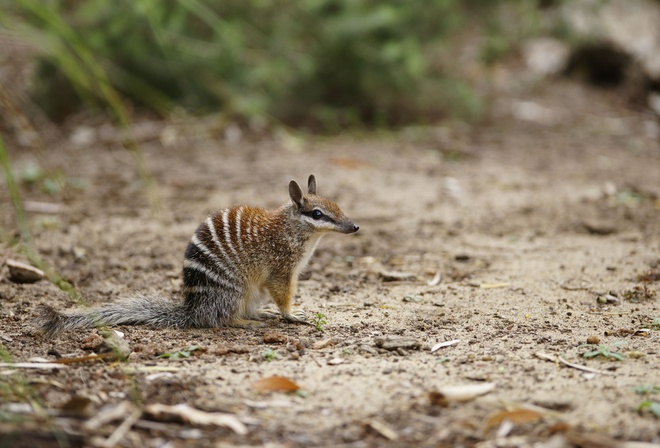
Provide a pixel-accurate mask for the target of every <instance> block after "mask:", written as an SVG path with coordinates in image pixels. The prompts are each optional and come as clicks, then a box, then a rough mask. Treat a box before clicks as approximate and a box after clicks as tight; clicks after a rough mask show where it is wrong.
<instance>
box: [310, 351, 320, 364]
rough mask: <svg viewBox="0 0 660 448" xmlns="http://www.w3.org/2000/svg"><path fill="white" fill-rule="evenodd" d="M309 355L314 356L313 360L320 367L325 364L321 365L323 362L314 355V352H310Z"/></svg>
mask: <svg viewBox="0 0 660 448" xmlns="http://www.w3.org/2000/svg"><path fill="white" fill-rule="evenodd" d="M309 356H310V357H311V358H312V361H314V362H315V363H316V365H317V366H319V367H323V366H322V365H321V363H320V362H319V361H318V359H316V357H315V356H314V355H312V354H311V353H310V354H309Z"/></svg>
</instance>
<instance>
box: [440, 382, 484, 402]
mask: <svg viewBox="0 0 660 448" xmlns="http://www.w3.org/2000/svg"><path fill="white" fill-rule="evenodd" d="M493 389H495V384H493V383H482V384H461V385H456V386H443V387H440V388H438V390H437V391H433V392H431V393H430V394H429V399H430V400H431V404H436V405H440V406H448V405H449V403H451V402H456V401H470V400H473V399H475V398H477V397H478V396H480V395H484V394H487V393H488V392H490V391H492V390H493Z"/></svg>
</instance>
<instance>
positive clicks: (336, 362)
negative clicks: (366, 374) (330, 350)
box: [328, 358, 344, 366]
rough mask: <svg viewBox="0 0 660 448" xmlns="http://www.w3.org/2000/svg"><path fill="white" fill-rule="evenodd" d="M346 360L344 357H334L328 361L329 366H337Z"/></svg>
mask: <svg viewBox="0 0 660 448" xmlns="http://www.w3.org/2000/svg"><path fill="white" fill-rule="evenodd" d="M343 363H344V360H343V359H342V358H332V359H331V360H329V361H328V365H329V366H337V365H339V364H343Z"/></svg>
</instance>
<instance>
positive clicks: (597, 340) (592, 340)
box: [587, 335, 600, 345]
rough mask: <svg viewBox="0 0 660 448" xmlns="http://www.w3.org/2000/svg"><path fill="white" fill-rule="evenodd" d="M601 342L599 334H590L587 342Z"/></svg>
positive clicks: (594, 343) (595, 343)
mask: <svg viewBox="0 0 660 448" xmlns="http://www.w3.org/2000/svg"><path fill="white" fill-rule="evenodd" d="M599 343H600V338H599V337H598V336H593V335H592V336H589V337H588V338H587V344H593V345H597V344H599Z"/></svg>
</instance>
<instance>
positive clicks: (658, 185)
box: [0, 83, 660, 447]
mask: <svg viewBox="0 0 660 448" xmlns="http://www.w3.org/2000/svg"><path fill="white" fill-rule="evenodd" d="M521 101H534V104H536V105H537V106H541V107H542V110H543V111H545V113H546V114H549V116H550V117H551V118H552V120H550V121H548V120H545V121H544V120H541V121H542V122H543V123H545V124H542V123H538V122H533V121H525V120H520V119H515V118H513V117H512V116H511V114H510V113H509V112H508V111H509V110H511V108H512V107H513V109H516V108H518V109H520V107H519V106H520V105H521V104H523V105H524V104H525V103H520V102H521ZM498 104H499V105H498V107H497V109H496V110H497V111H498V112H496V113H495V114H494V116H493V117H492V118H491V119H490V120H489V124H485V125H483V126H480V127H478V128H465V127H462V126H458V125H455V126H453V125H450V126H447V127H440V128H432V129H429V128H420V129H408V130H406V131H402V132H400V133H398V134H396V135H390V136H387V137H381V138H373V137H369V138H358V137H350V138H349V137H346V138H334V139H329V140H326V139H311V140H309V141H298V140H295V139H291V138H287V139H280V140H278V141H261V142H258V143H250V142H246V141H244V140H242V141H240V142H238V143H234V144H229V143H227V142H222V141H219V139H218V138H211V139H208V138H202V137H199V138H190V139H189V140H182V141H180V142H179V143H177V144H176V145H170V146H165V147H164V146H163V145H161V144H160V143H159V142H157V141H153V142H147V143H146V144H145V145H144V150H145V155H146V157H147V160H148V163H149V165H150V166H151V167H152V168H153V170H154V173H155V176H156V178H157V180H158V182H159V185H160V186H161V188H160V192H161V194H162V197H163V201H164V204H165V205H166V213H165V224H161V223H159V222H158V221H157V220H154V219H153V218H151V213H150V211H149V209H148V207H147V206H146V204H147V203H146V200H145V195H144V194H143V191H142V190H141V187H140V183H139V179H138V178H137V176H136V174H135V171H134V169H133V167H132V160H131V158H130V157H129V156H128V155H127V154H126V153H125V152H123V151H122V150H121V149H119V148H118V147H116V146H113V145H106V147H98V146H102V145H99V144H98V143H96V144H94V145H88V146H82V147H81V146H76V145H73V144H67V145H66V148H65V149H63V150H61V151H60V152H54V151H51V152H46V153H44V154H42V155H40V156H39V155H37V154H33V153H31V152H28V151H24V152H15V153H14V154H13V160H14V163H15V165H16V166H22V165H23V164H25V163H26V162H27V161H29V160H38V161H39V163H40V164H41V165H42V168H44V169H49V168H50V169H52V168H54V167H59V168H61V169H62V173H63V175H64V178H66V179H69V180H72V181H74V180H75V179H82V180H84V184H83V185H84V187H83V188H79V189H73V190H72V191H71V192H69V193H68V194H67V197H66V198H63V199H62V198H60V197H58V196H56V197H55V198H53V197H52V196H47V195H45V194H44V193H41V192H40V191H39V189H38V188H37V187H36V186H35V187H32V188H27V189H25V190H24V191H25V194H24V199H26V200H45V201H64V203H65V204H66V210H65V211H63V212H61V213H58V214H56V215H42V214H36V213H32V214H30V220H31V222H32V224H33V228H34V233H35V235H34V237H35V241H36V244H37V246H38V248H39V249H40V250H41V252H42V253H43V254H44V257H45V258H46V259H47V260H48V261H49V262H50V263H52V264H53V265H54V266H56V267H57V269H58V270H59V271H60V273H61V274H62V275H63V276H64V277H65V278H67V279H69V280H71V281H72V282H73V283H74V284H75V285H76V286H77V287H78V288H79V289H80V291H81V292H82V293H83V294H84V296H85V297H86V299H87V300H88V301H89V302H90V303H92V304H100V303H105V302H108V301H114V300H117V299H118V298H120V297H122V296H125V295H128V294H130V293H131V292H133V291H143V292H149V293H156V294H162V295H165V296H172V297H178V292H179V289H180V279H179V271H180V268H181V259H182V253H183V250H184V248H185V245H186V244H187V241H188V239H189V238H190V236H191V234H192V232H193V231H194V229H195V228H196V225H197V224H198V223H199V222H200V221H201V220H202V219H203V218H204V217H205V216H206V214H207V213H208V212H209V211H211V210H212V209H214V208H221V207H224V206H227V205H231V204H237V203H249V204H252V205H259V206H266V207H274V206H277V205H279V204H280V203H281V202H283V201H284V200H286V199H287V193H286V191H287V190H286V185H287V182H288V180H289V179H291V178H297V179H298V180H304V179H305V178H306V176H307V175H308V174H309V173H310V172H313V173H315V174H316V175H317V178H318V182H319V191H320V192H321V193H322V194H323V195H326V196H328V197H330V198H333V199H335V200H336V201H337V202H338V203H339V204H340V205H341V206H342V208H343V209H344V211H345V212H346V213H347V215H348V216H349V217H351V218H352V219H354V220H355V221H356V222H357V223H359V224H360V227H361V229H360V232H359V233H358V234H356V235H353V236H344V235H338V236H335V235H332V236H328V237H326V238H325V239H324V240H323V241H322V242H321V244H320V246H319V249H318V251H317V253H316V255H315V256H314V258H313V259H312V262H311V264H310V269H311V278H310V279H309V280H307V281H303V282H301V284H300V288H299V298H298V300H297V304H298V305H299V306H301V307H302V308H304V309H305V310H306V312H307V314H308V316H310V317H314V316H316V315H317V313H322V314H323V315H325V316H326V319H327V325H325V326H324V331H319V330H317V329H316V328H314V327H312V326H298V325H290V324H286V323H283V322H278V321H275V322H270V323H269V324H268V326H267V327H266V329H264V330H258V331H247V330H238V329H213V330H187V331H174V330H163V329H153V328H144V327H120V328H118V329H119V330H121V331H122V332H123V333H124V335H125V339H126V341H127V342H128V344H129V345H130V347H131V349H132V351H133V353H132V354H131V355H130V358H129V362H128V364H127V365H125V366H124V365H117V364H113V363H103V362H84V363H78V364H71V365H68V367H67V368H65V369H61V370H57V371H52V372H46V371H33V370H24V371H21V372H19V373H14V374H5V372H4V371H3V372H2V379H1V380H0V386H2V389H0V394H2V395H1V396H2V402H3V403H5V405H6V404H7V403H14V402H25V400H26V398H25V395H24V394H25V391H26V390H32V391H34V392H35V393H36V396H37V397H38V399H39V400H40V401H41V402H42V403H43V405H44V406H45V407H46V408H48V409H50V408H60V407H62V406H63V405H64V404H65V403H67V402H68V401H69V400H70V399H71V398H72V397H74V396H78V397H84V398H85V399H87V400H88V402H89V404H88V405H87V408H86V409H85V410H84V411H83V417H79V416H76V415H74V416H73V417H69V416H67V415H68V414H66V413H64V416H59V417H55V418H54V419H50V420H49V421H52V422H53V423H54V426H55V427H61V428H64V429H65V431H66V432H68V433H71V434H74V433H78V432H79V431H80V433H81V434H82V439H80V438H76V437H74V436H72V439H71V440H73V442H74V445H75V444H76V443H78V442H79V441H80V440H85V441H86V442H85V443H86V444H87V445H89V444H91V443H98V441H99V440H100V439H98V438H99V437H108V436H109V435H110V434H111V432H112V431H114V430H115V429H116V428H117V427H118V425H119V424H120V423H121V421H122V420H123V419H124V418H126V416H127V415H123V416H122V417H121V418H119V419H117V420H115V421H112V422H110V423H107V424H105V425H102V426H101V428H100V429H90V428H87V429H85V428H84V427H81V422H83V421H85V420H86V419H87V418H88V416H89V415H95V414H97V413H98V412H99V411H100V410H101V409H104V408H106V407H108V406H112V405H117V404H119V403H122V402H124V401H127V400H131V398H132V397H135V396H137V397H139V400H138V401H139V402H140V403H143V404H146V405H148V404H154V403H163V404H172V405H173V404H179V403H187V404H189V405H191V406H193V407H195V408H198V409H201V410H205V411H223V412H229V413H232V414H235V415H237V416H238V417H239V418H240V419H242V421H243V422H244V423H245V424H246V427H247V430H248V433H247V434H246V435H238V434H236V433H235V432H233V431H231V430H229V429H227V428H224V427H213V426H203V425H186V424H179V423H163V422H162V421H161V422H153V421H151V420H147V419H146V418H145V416H143V417H142V418H141V419H139V420H137V423H135V425H134V426H133V427H132V429H130V430H129V431H128V432H127V433H126V435H125V437H124V438H123V441H122V442H121V446H154V447H155V446H183V445H184V444H185V445H186V446H212V445H213V443H220V442H223V441H224V442H227V443H229V444H231V445H234V444H236V445H257V444H272V445H271V446H279V445H286V446H319V445H341V444H350V445H351V446H376V445H378V446H412V445H422V446H438V445H440V446H475V445H477V444H478V446H484V447H486V446H529V445H530V444H532V443H534V442H543V443H556V445H552V446H571V445H570V444H569V442H568V441H571V442H572V443H574V444H575V445H578V446H599V444H602V443H605V441H606V440H605V439H604V438H607V437H611V438H614V439H618V440H639V441H647V442H651V441H655V442H656V443H658V442H660V430H659V429H658V428H659V427H660V426H659V425H658V418H657V417H654V416H653V415H652V414H651V413H650V412H649V411H645V412H642V413H640V412H638V408H639V406H640V403H642V402H643V401H644V400H647V399H650V400H653V399H655V401H656V402H658V401H660V394H658V393H657V392H656V394H655V395H640V394H638V393H636V392H635V389H636V388H639V387H641V386H645V385H646V386H648V385H654V386H656V387H658V386H660V350H659V344H658V342H659V340H660V339H659V338H660V328H659V327H660V322H659V319H660V307H659V302H658V299H657V298H652V297H651V296H652V295H653V292H654V291H656V290H657V289H658V283H657V276H658V271H659V269H660V202H659V201H660V200H659V199H658V197H659V195H660V147H659V145H658V140H657V137H654V136H653V132H657V126H658V125H657V121H654V120H655V119H654V118H653V117H652V116H647V115H645V114H644V113H642V112H636V111H630V110H627V109H626V108H624V107H623V106H622V105H621V104H619V103H618V102H617V100H616V98H615V97H610V96H609V95H607V94H605V93H603V92H597V91H591V90H588V89H586V88H583V87H579V86H576V85H573V84H569V83H557V84H550V85H548V86H546V87H543V88H542V89H539V90H538V91H536V92H534V94H533V95H531V96H530V97H529V98H515V99H514V98H502V99H501V100H500V102H499V103H498ZM531 118H533V117H531ZM654 130H655V131H654ZM193 134H194V132H193V131H189V133H188V134H186V135H188V136H189V137H193V136H194V135H193ZM74 183H75V182H74ZM2 200H3V202H2V205H1V206H2V215H3V217H2V225H3V226H4V228H6V229H9V228H11V226H13V224H12V221H11V213H10V208H9V202H8V200H7V197H6V192H4V191H3V192H2ZM8 257H12V258H19V259H20V258H21V255H20V254H17V253H16V252H15V249H13V248H11V247H9V246H8V245H7V244H6V243H3V246H2V258H3V259H5V258H8ZM3 269H4V270H3V271H2V273H3V274H6V268H3ZM391 271H396V272H399V273H408V274H411V276H408V277H407V278H405V279H403V280H401V279H399V280H397V281H387V280H388V279H389V278H388V277H387V274H383V273H387V272H391ZM437 272H439V273H440V276H441V278H440V282H439V284H437V285H434V286H430V285H429V284H428V282H429V281H430V280H432V278H433V277H434V275H435V274H436V273H437ZM645 273H646V274H649V273H650V274H651V276H653V274H654V275H655V277H654V278H655V281H651V282H648V283H644V282H642V281H641V280H642V279H643V278H641V277H640V275H641V274H645ZM647 276H648V275H647ZM2 277H3V279H2V280H1V281H0V303H1V304H2V308H1V309H2V313H1V314H0V337H1V338H2V344H3V345H4V347H5V348H6V349H7V350H8V351H9V353H10V354H11V355H12V356H13V358H14V360H16V361H26V360H29V359H30V358H32V357H40V358H46V359H49V360H54V359H56V358H58V357H60V356H63V357H79V356H84V355H88V354H90V352H91V351H90V347H91V348H92V349H93V348H94V347H95V346H96V344H97V342H96V340H97V339H98V338H96V339H95V338H94V337H93V335H95V334H97V333H98V332H97V331H96V330H94V331H81V332H77V333H69V334H64V335H62V336H59V337H57V338H55V339H53V340H45V339H44V338H42V337H40V336H38V335H36V334H35V331H34V326H33V325H32V320H33V319H34V317H35V316H36V312H37V306H38V305H39V304H41V303H47V304H49V305H52V306H54V307H56V308H58V309H65V308H68V307H70V306H72V304H71V303H70V301H69V299H68V298H67V297H66V295H65V294H64V293H62V292H61V291H59V290H58V289H57V288H56V287H55V286H53V285H51V284H48V283H47V282H44V281H42V282H39V283H36V284H33V285H17V284H13V283H11V282H10V281H9V280H7V279H6V275H3V276H2ZM643 288H647V289H646V290H645V289H643ZM608 294H609V295H610V296H616V297H609V298H608V297H607V296H608ZM599 297H600V298H601V300H602V301H607V300H608V299H609V300H614V301H615V302H616V303H605V304H601V303H599V301H598V299H599ZM654 322H655V323H654ZM590 336H591V337H597V338H598V340H599V344H601V345H602V346H603V348H605V347H609V349H610V350H611V351H614V352H617V353H622V354H623V355H624V356H625V358H624V359H623V360H615V359H611V358H610V359H603V358H597V357H594V358H586V357H584V356H583V355H584V354H585V353H587V352H588V351H590V350H593V349H595V348H596V347H591V348H590V347H584V344H586V343H587V339H588V338H589V337H590ZM379 340H380V341H381V343H382V341H383V340H385V342H386V344H387V342H388V341H390V342H392V343H394V345H397V344H399V345H401V347H400V348H398V349H397V348H394V349H393V350H388V349H385V348H382V347H379V346H378V345H379V343H378V341H379ZM449 340H459V341H460V342H458V343H457V344H455V345H452V346H449V347H445V348H441V349H439V350H438V351H436V352H435V353H431V351H430V348H431V347H432V346H433V345H435V344H436V343H438V342H441V341H449ZM416 344H419V345H418V346H416ZM190 346H199V347H201V350H198V351H195V352H193V353H192V355H191V357H190V358H188V359H184V360H178V361H177V360H171V359H158V358H156V355H158V354H162V353H169V352H174V351H177V350H181V349H185V348H187V347H190ZM539 353H542V354H545V355H548V356H549V357H550V358H551V359H554V360H555V361H556V359H557V357H558V356H562V357H563V358H565V359H566V360H567V361H569V362H571V363H576V364H580V365H584V366H588V367H589V368H591V369H596V370H598V371H599V372H601V373H596V374H593V373H587V372H583V371H580V370H577V369H573V368H569V367H566V366H564V365H561V364H560V363H558V362H554V361H548V360H545V359H542V358H540V357H539V356H538V354H539ZM142 367H144V368H145V369H146V371H142V372H139V373H137V374H133V373H130V372H127V371H126V370H124V369H125V368H130V369H133V368H142ZM161 367H162V368H174V371H172V372H167V371H165V372H160V371H157V369H156V368H161ZM271 375H281V376H285V377H288V378H290V379H292V380H293V381H295V382H296V383H297V384H299V385H300V386H301V387H302V389H303V390H304V393H302V394H298V395H296V394H293V395H291V394H283V393H274V394H263V395H262V394H257V393H256V392H255V391H254V390H253V388H252V384H253V382H254V381H255V380H258V379H260V378H264V377H268V376H271ZM21 379H23V380H25V381H26V382H27V384H28V385H29V389H25V387H23V385H24V383H23V382H22V380H21ZM489 383H492V384H493V385H494V388H493V390H492V391H491V392H490V393H488V394H486V395H484V396H482V397H480V398H477V399H475V400H472V401H470V402H467V403H455V402H451V403H449V404H448V405H447V406H442V405H441V404H440V403H439V400H438V397H437V394H433V392H434V391H437V390H439V389H441V388H443V387H446V386H448V385H461V384H477V385H484V384H489ZM7 385H9V386H11V387H9V388H7V387H5V386H7ZM530 407H535V408H534V409H535V410H534V411H526V412H519V413H517V414H516V413H514V414H506V415H505V414H498V413H500V412H502V411H504V410H512V409H521V408H527V409H529V408H530ZM0 409H4V410H2V411H0V415H7V413H6V409H7V408H0ZM74 414H75V412H74ZM504 416H508V417H509V418H510V419H514V420H515V421H516V423H515V424H514V425H513V427H512V428H508V430H507V427H506V425H507V424H506V423H504V424H502V423H501V422H500V420H501V419H502V418H503V417H504ZM517 419H520V420H521V421H518V420H517ZM525 420H528V421H525ZM40 421H42V420H41V417H36V416H35V414H33V413H27V414H22V417H21V419H20V420H18V421H14V422H13V423H0V434H5V435H4V436H2V437H7V436H6V434H7V433H8V431H10V430H11V429H12V428H13V429H17V428H23V429H26V428H27V429H29V430H28V431H25V432H22V433H20V438H21V440H23V441H26V442H27V441H29V442H31V443H32V442H34V441H35V440H36V439H35V438H39V439H38V440H39V442H40V443H42V445H40V446H48V445H46V444H47V443H51V444H52V446H57V442H56V439H54V438H52V437H51V436H48V431H47V430H45V429H39V430H33V429H31V428H36V427H39V426H41V427H42V428H43V425H40V424H39V423H38V422H40ZM594 434H595V435H594ZM94 437H96V439H94ZM598 437H601V439H598ZM585 438H586V440H587V441H588V442H590V443H592V444H591V445H589V444H588V443H586V442H584V439H585ZM168 440H169V441H171V445H168V444H166V443H165V442H166V441H168ZM551 440H552V442H550V441H551ZM594 440H595V441H596V442H594ZM15 442H16V440H15ZM480 443H481V444H480ZM562 443H563V444H562ZM593 443H595V445H594V444H593ZM16 446H18V445H16ZM25 446H27V445H25ZM538 446H550V445H549V444H548V445H538Z"/></svg>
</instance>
